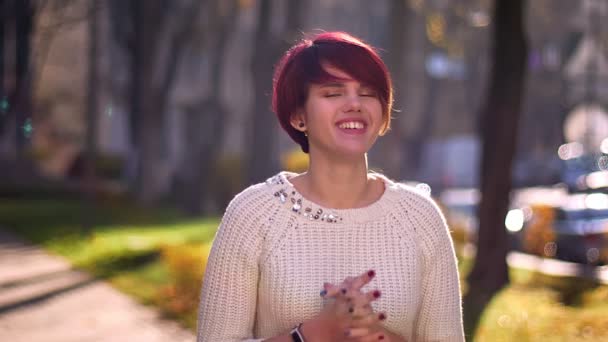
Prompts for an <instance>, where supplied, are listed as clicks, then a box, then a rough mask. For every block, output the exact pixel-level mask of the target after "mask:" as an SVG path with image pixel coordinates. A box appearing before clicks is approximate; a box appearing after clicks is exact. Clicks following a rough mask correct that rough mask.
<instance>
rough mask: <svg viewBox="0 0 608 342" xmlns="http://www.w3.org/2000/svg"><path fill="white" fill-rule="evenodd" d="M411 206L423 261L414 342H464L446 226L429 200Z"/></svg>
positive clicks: (456, 271) (425, 199) (455, 265)
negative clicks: (414, 210)
mask: <svg viewBox="0 0 608 342" xmlns="http://www.w3.org/2000/svg"><path fill="white" fill-rule="evenodd" d="M415 202H416V204H415V205H417V206H418V209H419V211H418V215H416V216H417V218H415V220H416V221H418V222H417V225H418V227H420V228H419V229H418V232H419V234H421V237H422V240H423V250H424V251H425V260H426V261H425V271H424V276H423V283H422V287H421V288H422V304H421V307H420V311H419V314H418V317H417V319H416V322H417V323H416V326H415V335H416V338H415V340H416V341H450V342H451V341H464V332H463V324H462V304H461V297H460V282H459V277H458V267H457V260H456V255H455V253H454V246H453V244H452V239H451V237H450V234H449V230H448V226H447V224H446V221H445V218H444V216H443V214H442V213H441V210H440V209H439V208H438V207H437V205H436V204H435V203H434V202H433V200H432V199H431V198H430V197H426V196H420V197H419V198H417V199H416V201H415Z"/></svg>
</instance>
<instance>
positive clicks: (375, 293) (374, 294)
mask: <svg viewBox="0 0 608 342" xmlns="http://www.w3.org/2000/svg"><path fill="white" fill-rule="evenodd" d="M372 295H373V296H374V298H380V295H381V293H380V291H378V290H376V291H374V292H373V293H372Z"/></svg>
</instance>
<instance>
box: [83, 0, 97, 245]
mask: <svg viewBox="0 0 608 342" xmlns="http://www.w3.org/2000/svg"><path fill="white" fill-rule="evenodd" d="M97 6H98V5H97V2H91V4H90V5H89V7H90V9H91V10H90V17H89V22H88V31H89V32H88V33H89V49H88V56H87V59H88V61H89V68H88V75H87V83H88V84H87V100H86V101H87V102H86V115H87V116H86V143H85V152H86V153H85V154H86V156H85V159H86V162H85V170H84V171H85V174H84V183H83V185H84V187H83V190H84V191H83V198H84V201H83V203H84V204H85V206H86V208H85V210H83V216H82V217H83V229H84V231H85V233H87V234H88V233H89V232H90V231H91V228H92V226H93V224H94V222H93V218H94V216H95V215H93V210H94V206H95V185H96V178H97V177H96V176H97V175H96V167H95V164H96V159H97V158H96V157H97V110H98V101H99V87H98V84H99V75H98V73H97V65H98V50H99V49H98V45H99V34H98V32H99V20H98V17H99V14H98V11H97V10H98V8H97Z"/></svg>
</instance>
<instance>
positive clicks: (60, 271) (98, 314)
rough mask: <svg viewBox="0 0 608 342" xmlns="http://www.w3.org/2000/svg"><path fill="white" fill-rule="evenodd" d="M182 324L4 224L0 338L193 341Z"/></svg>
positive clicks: (0, 252)
mask: <svg viewBox="0 0 608 342" xmlns="http://www.w3.org/2000/svg"><path fill="white" fill-rule="evenodd" d="M194 340H195V337H194V335H193V334H192V333H191V332H189V331H187V330H185V329H183V328H182V327H181V326H179V325H178V324H176V323H174V322H171V321H167V320H163V319H161V318H160V317H159V314H158V313H157V312H156V311H155V310H153V309H152V308H149V307H145V306H143V305H140V304H138V303H136V302H135V301H133V300H132V299H131V298H129V297H128V296H126V295H124V294H122V293H120V292H118V291H117V290H115V289H114V288H112V287H111V286H109V285H108V284H106V283H104V282H103V281H98V280H95V279H92V278H91V277H90V276H88V275H87V274H85V273H82V272H78V271H74V270H71V268H70V265H69V264H68V263H67V262H66V261H65V260H63V259H61V258H59V257H55V256H51V255H49V254H47V253H45V252H44V251H42V250H41V249H39V248H37V247H34V246H31V245H28V244H25V243H23V241H21V240H19V239H17V238H15V237H14V236H13V235H11V234H9V233H7V232H6V231H3V230H1V229H0V341H11V342H22V341H23V342H25V341H27V342H38V341H44V342H72V341H74V342H76V341H78V342H84V341H104V342H106V341H108V342H109V341H145V342H161V341H163V342H164V341H171V342H175V341H177V342H181V341H194Z"/></svg>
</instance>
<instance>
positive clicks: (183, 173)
mask: <svg viewBox="0 0 608 342" xmlns="http://www.w3.org/2000/svg"><path fill="white" fill-rule="evenodd" d="M226 3H228V7H227V8H228V9H227V11H226V13H224V12H223V10H222V8H221V6H220V4H219V3H218V2H215V3H214V8H212V9H211V11H210V12H211V13H210V15H209V21H210V25H209V31H210V32H213V44H211V48H210V49H209V54H210V57H209V60H210V64H211V65H212V67H211V70H212V75H211V87H210V89H211V94H210V95H209V96H208V97H207V98H205V99H203V100H202V101H199V102H198V103H196V104H195V105H194V106H192V108H189V109H187V111H186V116H185V117H186V122H187V123H186V127H185V134H184V138H185V140H184V142H185V143H186V144H188V145H190V146H192V155H191V157H190V158H187V160H186V161H185V163H184V165H183V166H182V167H181V168H180V170H179V174H178V175H177V178H178V179H177V183H178V184H179V186H178V188H179V192H178V196H179V202H180V206H181V207H182V209H184V210H185V211H186V212H187V213H189V214H191V215H199V214H201V213H202V212H203V209H204V204H205V203H206V201H207V200H208V199H209V195H210V194H209V188H210V186H209V185H210V184H209V181H210V180H211V179H213V177H212V173H213V171H214V170H213V167H214V166H215V165H217V159H218V156H219V153H220V150H221V148H220V146H219V144H220V143H221V142H222V141H223V140H224V135H225V131H226V129H225V128H226V122H227V120H228V115H229V114H228V113H227V111H226V108H225V107H224V105H223V104H222V102H221V91H220V90H221V89H222V88H223V84H222V70H223V68H224V64H225V62H226V58H225V55H226V52H227V47H228V42H229V38H230V35H231V34H232V31H233V30H234V28H235V26H236V17H237V13H238V6H237V5H238V4H237V1H235V0H230V1H229V2H225V3H224V5H225V4H226Z"/></svg>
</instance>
